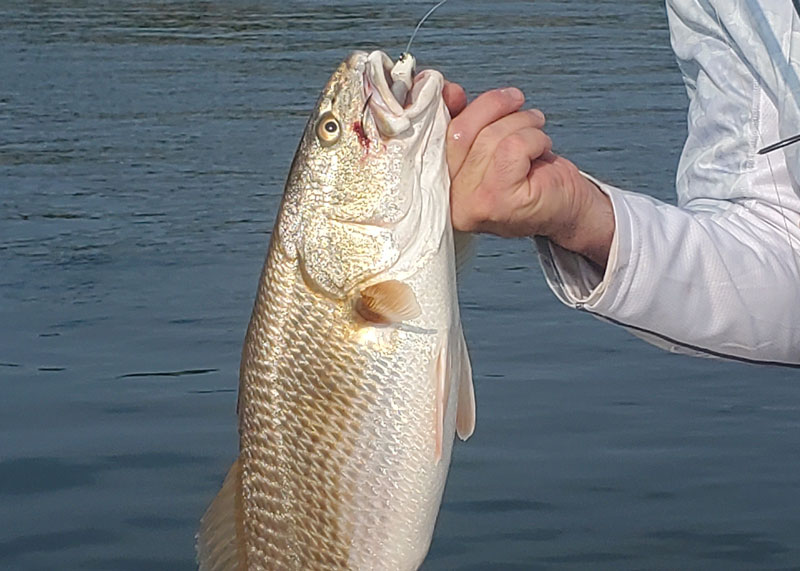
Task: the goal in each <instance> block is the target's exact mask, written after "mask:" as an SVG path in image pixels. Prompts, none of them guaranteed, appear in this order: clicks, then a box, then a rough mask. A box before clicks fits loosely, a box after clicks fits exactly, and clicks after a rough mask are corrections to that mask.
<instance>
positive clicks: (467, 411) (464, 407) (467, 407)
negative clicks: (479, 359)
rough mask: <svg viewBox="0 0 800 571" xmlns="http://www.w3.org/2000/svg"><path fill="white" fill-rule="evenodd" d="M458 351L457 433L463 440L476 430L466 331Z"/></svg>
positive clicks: (461, 337) (462, 334)
mask: <svg viewBox="0 0 800 571" xmlns="http://www.w3.org/2000/svg"><path fill="white" fill-rule="evenodd" d="M459 337H460V342H459V345H460V349H459V351H458V353H459V355H458V360H459V361H460V362H459V365H458V367H459V376H460V378H459V380H458V409H457V410H456V433H457V434H458V437H459V438H460V439H461V440H466V439H467V438H469V437H470V436H472V433H473V432H475V387H474V385H473V384H472V365H471V364H470V362H469V352H468V351H467V342H466V341H465V340H464V333H463V332H461V333H460V335H459Z"/></svg>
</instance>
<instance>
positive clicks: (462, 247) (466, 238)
mask: <svg viewBox="0 0 800 571" xmlns="http://www.w3.org/2000/svg"><path fill="white" fill-rule="evenodd" d="M477 246H478V238H477V237H476V236H475V234H473V233H472V232H460V231H458V230H453V249H454V250H455V254H456V273H457V274H461V273H462V272H463V271H464V270H465V269H466V267H467V265H468V264H469V262H470V260H471V259H472V257H473V256H474V255H475V250H476V249H477Z"/></svg>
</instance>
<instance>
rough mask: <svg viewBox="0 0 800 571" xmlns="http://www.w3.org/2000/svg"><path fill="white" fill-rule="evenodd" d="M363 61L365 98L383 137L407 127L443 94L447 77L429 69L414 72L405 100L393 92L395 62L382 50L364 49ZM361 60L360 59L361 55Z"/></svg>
mask: <svg viewBox="0 0 800 571" xmlns="http://www.w3.org/2000/svg"><path fill="white" fill-rule="evenodd" d="M361 57H362V58H363V59H362V61H363V64H364V80H363V85H364V100H365V102H367V103H366V104H367V105H368V106H369V110H370V112H371V115H372V118H373V120H374V121H375V126H376V127H377V129H378V131H379V132H380V134H381V135H383V136H384V137H394V136H397V135H399V134H401V133H403V132H405V131H406V130H408V129H409V128H410V127H411V125H412V124H413V123H414V121H415V120H416V119H417V118H419V117H420V116H422V115H424V114H425V113H426V111H427V110H428V109H429V107H431V104H432V103H434V102H435V101H437V100H438V98H439V97H441V93H442V87H443V86H444V78H443V77H442V74H441V73H439V72H438V71H435V70H431V69H426V70H424V71H421V72H420V73H417V74H415V75H413V81H412V84H411V88H410V89H408V92H407V93H406V95H405V97H404V100H403V101H399V100H398V99H397V98H396V97H395V95H394V93H393V92H392V87H393V83H394V81H393V79H392V73H391V72H392V68H393V67H394V65H395V62H393V61H392V59H391V58H390V57H389V56H388V55H386V54H385V53H384V52H382V51H374V52H372V53H370V54H369V55H366V54H364V53H363V52H362V55H361ZM359 59H361V58H359Z"/></svg>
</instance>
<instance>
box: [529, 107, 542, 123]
mask: <svg viewBox="0 0 800 571" xmlns="http://www.w3.org/2000/svg"><path fill="white" fill-rule="evenodd" d="M528 112H529V113H530V114H531V115H533V116H534V117H536V118H537V119H539V120H541V121H544V113H542V112H541V111H539V110H538V109H528Z"/></svg>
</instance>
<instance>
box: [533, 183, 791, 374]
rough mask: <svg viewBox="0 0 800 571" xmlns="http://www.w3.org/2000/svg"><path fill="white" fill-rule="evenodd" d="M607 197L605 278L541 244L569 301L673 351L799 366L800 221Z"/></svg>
mask: <svg viewBox="0 0 800 571" xmlns="http://www.w3.org/2000/svg"><path fill="white" fill-rule="evenodd" d="M607 190H608V192H609V196H610V198H611V200H612V203H613V208H614V216H615V219H616V231H615V237H614V240H613V243H612V247H611V250H610V256H609V260H608V266H607V268H605V270H604V271H598V270H597V269H596V268H591V267H589V266H588V265H587V264H585V263H581V262H580V260H577V259H576V257H575V256H573V255H571V254H570V253H568V252H565V251H563V250H560V249H559V248H557V247H553V246H552V245H551V243H548V242H546V241H544V240H540V241H539V242H538V245H539V248H540V254H541V259H542V264H543V266H544V268H545V272H546V275H547V277H548V281H549V283H550V285H551V287H552V288H553V289H554V291H555V292H556V294H557V295H558V296H559V297H560V298H561V299H562V301H564V302H565V303H568V304H570V305H572V306H579V307H583V308H584V309H586V310H588V311H590V312H592V313H594V314H597V315H599V316H602V317H606V318H609V319H612V320H614V321H616V322H618V323H620V324H623V325H627V326H629V327H631V328H633V329H634V330H638V331H644V332H651V333H654V334H655V335H657V336H658V337H659V338H661V340H662V341H664V342H662V343H659V344H660V345H662V346H668V347H669V348H671V349H673V350H676V349H679V348H680V347H681V346H683V347H684V348H688V349H690V350H698V349H699V350H702V351H704V352H707V353H709V354H716V355H719V356H730V357H733V358H740V359H747V360H757V361H775V362H781V363H798V362H800V275H798V263H796V261H795V260H796V256H799V255H800V254H798V253H797V252H795V251H794V248H793V245H794V246H797V245H800V228H798V225H797V218H798V216H797V215H796V214H795V213H792V212H784V211H780V210H776V209H775V207H773V206H770V205H766V204H761V203H758V202H756V201H743V202H741V203H731V202H726V201H711V200H709V201H705V202H704V203H703V208H702V211H700V210H698V209H681V208H677V207H674V206H670V205H667V204H664V203H661V202H658V201H656V200H654V199H652V198H649V197H647V196H643V195H637V194H633V193H626V192H622V191H619V190H616V189H611V188H610V187H608V189H607ZM745 205H747V207H746V206H745ZM783 216H789V217H790V220H789V221H788V222H787V224H786V225H784V224H783V222H782V220H783ZM787 228H788V231H789V232H791V233H792V234H793V235H792V236H791V237H790V236H789V235H787Z"/></svg>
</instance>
